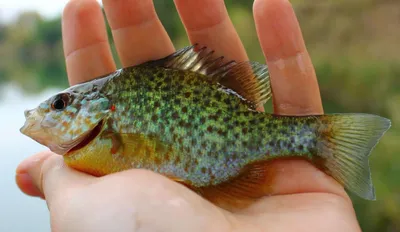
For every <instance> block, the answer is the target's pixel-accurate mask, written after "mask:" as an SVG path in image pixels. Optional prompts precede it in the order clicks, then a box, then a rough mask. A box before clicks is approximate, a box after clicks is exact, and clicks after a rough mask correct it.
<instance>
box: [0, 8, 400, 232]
mask: <svg viewBox="0 0 400 232" xmlns="http://www.w3.org/2000/svg"><path fill="white" fill-rule="evenodd" d="M292 4H293V5H294V7H295V11H296V14H297V16H298V19H299V22H300V25H301V28H302V30H303V34H304V39H305V41H306V45H307V48H308V50H309V52H310V54H311V57H312V59H313V62H314V66H315V69H316V73H317V76H318V80H319V83H320V88H321V94H322V98H323V102H324V108H325V111H326V112H328V113H333V112H365V113H374V114H379V115H382V116H386V117H389V118H390V119H391V120H392V123H393V127H392V128H391V130H390V131H389V132H388V133H387V134H386V136H385V137H384V139H383V140H382V141H381V143H379V145H378V146H377V147H376V149H375V150H374V152H373V155H372V157H371V166H372V167H371V168H372V173H373V179H374V184H375V186H376V191H377V199H378V200H377V201H375V202H369V201H364V200H361V199H359V198H357V197H354V198H353V200H354V205H355V209H356V212H357V216H358V219H359V221H360V224H361V226H362V229H363V231H365V232H372V231H377V232H391V231H400V180H399V177H400V143H399V141H400V127H399V126H397V125H398V124H400V56H399V54H400V46H399V41H400V10H399V9H400V1H396V0H354V1H345V0H326V1H318V2H314V1H307V2H306V1H301V0H297V1H296V0H293V1H292ZM155 5H156V9H157V12H158V14H159V17H160V19H161V20H162V22H163V24H164V26H165V27H166V29H167V31H168V33H169V34H170V36H171V37H172V39H173V41H174V43H175V46H176V48H181V47H183V46H186V45H188V43H189V42H188V39H187V37H186V34H185V30H184V28H183V26H182V23H181V21H180V19H179V16H178V14H177V12H176V10H175V7H174V5H173V1H155ZM226 5H227V7H228V11H229V13H230V15H231V18H232V21H233V22H234V24H235V26H236V28H237V30H238V32H239V35H240V36H241V38H242V41H243V43H244V45H245V47H246V49H247V51H248V54H249V57H250V59H251V60H256V61H260V62H264V57H263V55H262V52H261V50H260V46H259V45H258V43H257V42H258V39H257V36H256V31H255V27H254V22H253V16H252V1H233V0H229V1H228V0H226ZM109 38H110V41H111V43H112V36H111V33H110V32H109ZM113 52H114V55H116V53H115V49H114V48H113ZM0 57H1V62H0V84H4V83H8V82H13V83H16V84H18V85H19V86H21V87H22V88H23V89H24V91H26V92H30V93H36V92H37V91H40V90H42V89H44V88H48V87H52V86H56V87H66V86H67V85H68V82H67V76H66V73H65V64H64V59H63V51H62V39H61V21H60V18H55V19H45V18H42V17H41V16H40V15H39V14H38V13H35V12H27V13H24V14H21V15H20V16H19V18H18V19H17V20H16V21H15V22H12V23H9V24H7V25H0ZM116 60H118V58H117V57H116Z"/></svg>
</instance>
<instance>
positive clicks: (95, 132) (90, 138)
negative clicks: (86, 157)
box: [65, 120, 104, 155]
mask: <svg viewBox="0 0 400 232" xmlns="http://www.w3.org/2000/svg"><path fill="white" fill-rule="evenodd" d="M103 124H104V120H101V121H100V122H99V123H97V125H96V126H95V127H94V128H93V129H92V130H91V131H89V132H88V133H87V134H86V135H85V136H84V137H83V139H81V140H79V141H78V142H77V143H76V145H73V147H71V148H70V149H69V150H68V151H67V152H66V154H65V155H68V154H69V153H72V152H74V151H77V150H79V149H81V148H83V147H85V146H86V145H88V144H89V143H90V142H92V141H93V140H94V139H95V138H96V137H97V136H98V135H99V134H100V133H101V131H102V128H103Z"/></svg>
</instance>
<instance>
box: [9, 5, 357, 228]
mask: <svg viewBox="0 0 400 232" xmlns="http://www.w3.org/2000/svg"><path fill="white" fill-rule="evenodd" d="M103 3H104V8H105V10H106V14H107V18H108V20H109V23H110V26H111V28H112V29H113V36H114V41H115V45H116V48H117V51H118V54H119V57H120V59H121V62H122V64H123V66H124V67H126V66H131V65H135V64H139V63H142V62H144V61H147V60H153V59H158V58H162V57H164V56H166V55H169V54H171V53H172V52H174V47H173V45H172V42H171V40H170V39H169V37H168V35H167V33H166V32H165V30H164V29H163V27H162V25H161V23H160V21H159V20H158V18H157V16H156V13H155V10H154V8H153V5H152V2H151V1H150V0H141V1H138V0H136V1H135V0H126V1H117V0H103ZM175 3H176V5H177V8H178V11H179V13H180V16H181V18H182V21H183V23H184V25H185V28H186V30H187V33H188V36H189V38H190V41H191V42H192V43H199V44H201V45H206V46H208V47H210V48H212V49H214V50H216V52H217V53H218V55H222V54H223V55H224V56H225V57H226V58H227V60H229V59H235V60H237V61H243V60H248V58H247V55H246V53H245V50H244V48H243V45H242V44H241V42H240V39H239V37H238V35H237V33H236V31H235V29H234V27H233V25H232V23H231V21H230V19H229V17H228V15H227V12H226V9H225V6H224V3H223V1H222V0H203V1H195V0H191V1H188V0H175ZM254 18H255V22H256V27H257V32H258V36H259V40H260V43H261V47H262V49H263V52H264V54H265V57H266V60H267V63H268V65H269V69H270V73H271V82H272V88H273V91H274V96H273V98H274V99H273V100H274V111H275V113H276V114H286V115H293V114H296V115H299V114H321V113H323V110H322V104H321V99H320V95H319V89H318V83H317V80H316V77H315V73H314V69H313V66H312V63H311V60H310V57H309V55H308V53H307V51H306V48H305V45H304V41H303V38H302V35H301V32H300V28H299V25H298V22H297V19H296V17H295V14H294V12H293V9H292V7H291V6H290V4H289V3H288V1H286V0H256V2H255V4H254ZM103 22H104V21H103V15H102V12H101V9H100V7H99V5H98V4H97V2H96V1H95V0H73V1H70V2H69V3H68V5H67V6H66V8H65V10H64V14H63V40H64V51H65V57H66V64H67V72H68V76H69V81H70V83H71V84H76V83H78V82H82V81H85V80H89V79H91V78H93V77H97V76H101V75H104V74H107V73H111V72H113V71H115V69H116V65H115V63H114V61H113V58H112V55H111V52H110V47H109V44H108V41H107V34H106V30H105V26H104V23H103ZM269 169H270V170H271V173H273V174H274V175H272V176H271V178H270V179H269V181H268V183H265V184H267V185H271V186H272V190H271V191H272V192H271V195H272V196H268V197H265V198H263V199H260V200H259V201H257V202H255V203H254V204H253V205H252V206H250V207H249V208H247V209H244V210H241V211H236V212H228V211H226V210H223V209H221V208H218V207H216V206H214V205H212V204H211V203H209V202H208V201H206V200H204V199H203V198H201V197H200V196H198V195H196V194H195V193H194V192H192V191H190V190H188V189H187V188H186V187H184V186H182V185H180V184H178V183H175V182H173V181H171V180H169V179H167V178H166V177H163V176H161V175H158V174H156V173H153V172H150V171H146V170H137V169H135V170H128V171H124V172H119V173H115V174H111V175H107V176H104V177H93V176H90V175H86V174H84V173H81V172H78V171H75V170H73V169H71V168H69V167H67V166H66V165H65V164H64V162H63V158H62V157H61V156H58V155H55V154H53V153H50V152H43V153H40V154H37V155H34V156H32V157H30V158H28V159H27V160H25V161H23V162H22V163H21V164H20V165H19V167H18V169H17V177H16V181H17V183H18V185H19V187H20V188H21V190H22V191H23V192H25V193H26V194H28V195H31V196H35V197H42V198H44V199H46V202H47V205H48V208H49V210H50V216H51V228H52V230H53V231H67V232H68V231H219V232H220V231H294V230H295V231H324V232H327V231H343V232H344V231H359V230H360V229H359V226H358V223H357V220H356V217H355V213H354V210H353V207H352V203H351V200H350V199H349V197H348V196H347V194H346V192H345V191H344V189H343V187H342V186H341V185H339V184H338V183H337V182H336V181H335V180H333V179H332V178H331V177H329V176H327V175H325V174H324V173H323V172H321V171H320V170H319V169H317V168H315V167H314V166H312V165H311V164H309V163H308V162H306V161H304V160H294V159H293V160H276V161H273V162H271V163H270V165H269Z"/></svg>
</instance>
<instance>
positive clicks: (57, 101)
mask: <svg viewBox="0 0 400 232" xmlns="http://www.w3.org/2000/svg"><path fill="white" fill-rule="evenodd" d="M68 103H69V94H66V93H62V94H59V95H57V96H56V97H55V98H54V100H53V102H52V103H51V108H52V109H53V110H63V109H65V108H66V107H67V106H68Z"/></svg>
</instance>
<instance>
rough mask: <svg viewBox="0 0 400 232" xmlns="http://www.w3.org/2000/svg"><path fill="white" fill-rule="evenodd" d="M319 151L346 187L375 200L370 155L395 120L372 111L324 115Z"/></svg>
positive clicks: (333, 173)
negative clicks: (391, 120)
mask: <svg viewBox="0 0 400 232" xmlns="http://www.w3.org/2000/svg"><path fill="white" fill-rule="evenodd" d="M322 121H323V123H324V126H322V127H321V128H322V129H321V130H320V135H319V136H320V139H319V140H318V143H317V155H318V157H321V158H323V159H324V161H325V162H324V164H323V165H324V166H325V167H324V168H325V169H326V171H327V172H328V173H329V174H330V175H331V176H332V177H334V178H335V179H336V180H337V181H339V182H340V183H341V184H343V185H344V186H345V188H346V189H347V190H349V191H351V192H353V193H355V194H357V195H358V196H360V197H362V198H364V199H367V200H375V189H374V186H373V184H372V179H371V173H370V169H369V162H368V157H369V154H370V153H371V151H372V149H373V148H374V147H375V145H376V144H377V143H378V142H379V140H380V138H381V137H382V136H383V134H384V133H385V132H386V131H387V130H388V129H389V128H390V125H391V122H390V120H388V119H386V118H382V117H379V116H375V115H369V114H333V115H326V116H324V120H322Z"/></svg>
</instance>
